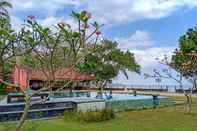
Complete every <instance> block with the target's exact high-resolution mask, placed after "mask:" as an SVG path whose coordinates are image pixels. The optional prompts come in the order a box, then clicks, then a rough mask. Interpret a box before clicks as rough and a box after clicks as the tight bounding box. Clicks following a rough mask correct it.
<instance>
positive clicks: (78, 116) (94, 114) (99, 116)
mask: <svg viewBox="0 0 197 131" xmlns="http://www.w3.org/2000/svg"><path fill="white" fill-rule="evenodd" d="M114 117H115V113H114V111H113V110H112V109H103V110H99V111H87V112H77V111H76V110H74V111H67V112H65V114H64V118H65V120H78V121H85V122H101V121H106V120H110V119H113V118H114Z"/></svg>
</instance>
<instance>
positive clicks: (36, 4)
mask: <svg viewBox="0 0 197 131" xmlns="http://www.w3.org/2000/svg"><path fill="white" fill-rule="evenodd" d="M11 2H12V4H13V5H14V8H13V10H12V12H13V13H19V14H20V13H23V12H30V11H31V12H36V13H40V14H42V15H43V14H44V15H46V17H51V16H53V17H55V16H56V15H57V14H58V13H59V12H58V11H59V10H61V9H66V8H68V7H69V6H71V7H72V9H74V10H88V11H90V12H92V13H93V16H94V18H96V19H97V20H98V21H100V22H101V23H103V24H107V25H116V24H122V23H126V22H132V21H136V20H141V19H159V18H162V17H166V16H169V15H171V14H172V13H173V12H175V11H177V10H179V9H182V8H183V7H185V8H193V7H196V6H197V1H196V0H83V1H81V0H11ZM69 13H70V12H65V14H66V15H67V16H68V15H69Z"/></svg>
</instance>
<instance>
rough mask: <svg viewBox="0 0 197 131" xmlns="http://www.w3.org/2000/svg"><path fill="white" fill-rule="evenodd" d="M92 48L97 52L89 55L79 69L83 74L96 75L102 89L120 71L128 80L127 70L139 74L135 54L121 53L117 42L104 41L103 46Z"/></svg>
mask: <svg viewBox="0 0 197 131" xmlns="http://www.w3.org/2000/svg"><path fill="white" fill-rule="evenodd" d="M92 48H94V49H95V52H94V53H92V54H90V55H88V56H87V57H86V58H85V61H84V63H82V64H80V65H77V67H78V69H79V70H80V71H82V72H86V73H89V74H91V75H94V76H95V77H96V81H97V82H99V83H100V85H99V86H100V87H102V86H105V84H106V83H107V82H110V81H112V79H113V78H114V77H116V76H117V75H118V73H119V72H120V71H122V72H123V73H124V74H125V76H126V78H128V75H127V70H128V71H134V72H138V73H139V71H140V66H139V65H138V64H137V63H136V61H135V58H134V54H133V53H131V52H130V51H126V52H124V51H121V50H120V49H119V48H118V43H117V42H113V41H110V40H103V41H101V44H98V45H93V47H92Z"/></svg>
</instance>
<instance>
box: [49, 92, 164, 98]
mask: <svg viewBox="0 0 197 131" xmlns="http://www.w3.org/2000/svg"><path fill="white" fill-rule="evenodd" d="M70 97H86V98H97V99H104V100H142V99H152V98H153V97H152V96H148V95H136V96H135V95H134V94H125V93H124V94H123V93H110V92H103V93H102V94H101V93H98V92H73V93H55V94H54V95H53V96H52V98H70ZM159 98H164V97H159Z"/></svg>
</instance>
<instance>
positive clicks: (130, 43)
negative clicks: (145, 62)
mask: <svg viewBox="0 0 197 131" xmlns="http://www.w3.org/2000/svg"><path fill="white" fill-rule="evenodd" d="M116 40H117V41H118V42H119V43H120V44H119V48H121V49H123V50H128V49H145V48H148V47H151V46H153V45H154V41H153V40H152V39H151V36H150V34H149V33H148V32H147V31H144V30H137V31H136V32H135V33H134V34H132V35H131V36H130V37H128V38H117V39H116Z"/></svg>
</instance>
